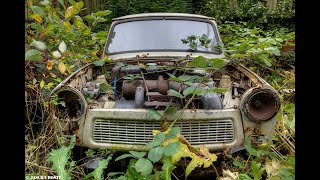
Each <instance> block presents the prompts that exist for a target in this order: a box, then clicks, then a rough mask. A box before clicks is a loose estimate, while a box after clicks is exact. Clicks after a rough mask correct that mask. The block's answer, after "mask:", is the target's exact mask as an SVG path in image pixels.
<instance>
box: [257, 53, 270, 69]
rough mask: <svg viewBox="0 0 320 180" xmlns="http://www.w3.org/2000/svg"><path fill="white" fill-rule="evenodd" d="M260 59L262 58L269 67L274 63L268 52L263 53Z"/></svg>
mask: <svg viewBox="0 0 320 180" xmlns="http://www.w3.org/2000/svg"><path fill="white" fill-rule="evenodd" d="M259 59H260V60H262V61H263V62H264V63H265V64H266V65H267V66H268V67H271V66H272V64H271V63H270V62H269V59H268V55H267V54H261V55H260V56H259Z"/></svg>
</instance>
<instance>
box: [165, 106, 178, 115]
mask: <svg viewBox="0 0 320 180" xmlns="http://www.w3.org/2000/svg"><path fill="white" fill-rule="evenodd" d="M176 112H177V108H176V107H175V106H169V107H168V108H166V109H165V111H164V113H165V115H174V114H175V113H176Z"/></svg>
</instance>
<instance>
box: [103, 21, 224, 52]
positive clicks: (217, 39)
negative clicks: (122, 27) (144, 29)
mask: <svg viewBox="0 0 320 180" xmlns="http://www.w3.org/2000/svg"><path fill="white" fill-rule="evenodd" d="M163 19H166V20H187V21H198V22H205V23H209V24H210V25H211V26H212V28H213V32H214V36H215V38H216V41H217V44H221V41H220V38H219V34H218V31H217V27H216V25H215V24H214V23H213V22H212V21H211V20H209V19H202V18H193V17H182V16H153V17H152V16H149V17H136V18H130V19H123V20H118V21H115V22H114V23H113V25H112V27H111V28H110V31H109V33H108V38H107V44H106V47H105V49H104V52H105V53H106V54H107V55H115V54H125V53H135V52H191V53H192V52H198V53H207V54H217V55H219V54H222V52H218V51H203V50H191V49H188V50H182V49H141V50H131V51H120V52H115V53H110V52H108V48H109V45H110V42H111V41H110V40H111V32H113V30H114V28H115V26H116V25H118V24H121V23H127V22H132V21H147V20H163Z"/></svg>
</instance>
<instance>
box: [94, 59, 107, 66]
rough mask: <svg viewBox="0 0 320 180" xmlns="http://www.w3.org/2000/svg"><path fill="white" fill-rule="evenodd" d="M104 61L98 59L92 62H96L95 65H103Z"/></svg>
mask: <svg viewBox="0 0 320 180" xmlns="http://www.w3.org/2000/svg"><path fill="white" fill-rule="evenodd" d="M104 63H105V62H104V61H103V60H97V61H93V62H92V64H94V65H95V66H103V65H104Z"/></svg>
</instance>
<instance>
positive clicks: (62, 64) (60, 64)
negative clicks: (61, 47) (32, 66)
mask: <svg viewBox="0 0 320 180" xmlns="http://www.w3.org/2000/svg"><path fill="white" fill-rule="evenodd" d="M58 69H59V71H60V73H61V74H64V73H65V72H66V66H65V65H64V63H63V62H62V61H60V62H59V65H58Z"/></svg>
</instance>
